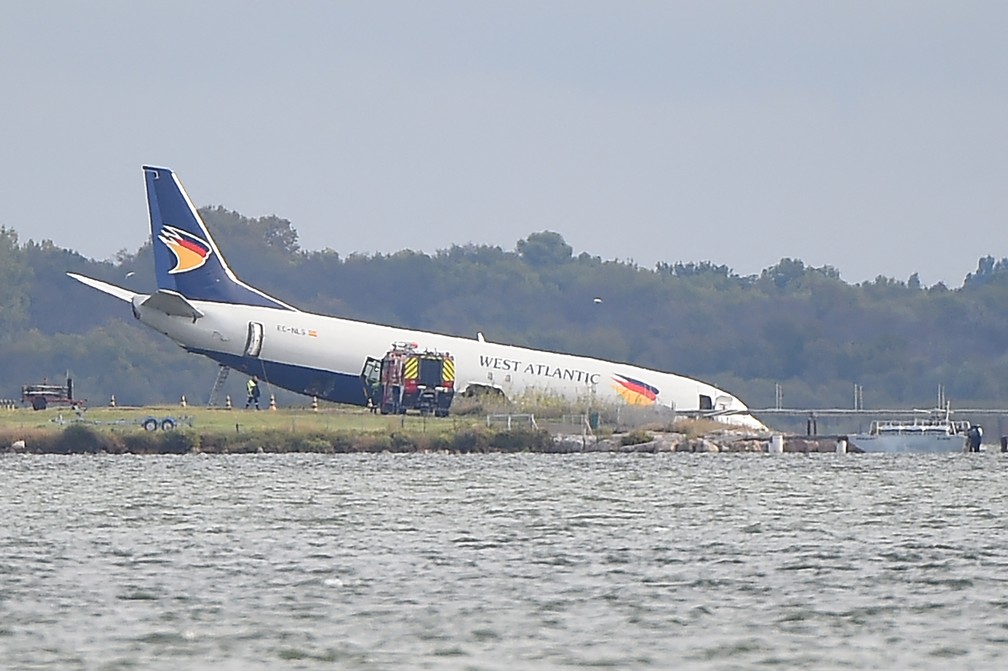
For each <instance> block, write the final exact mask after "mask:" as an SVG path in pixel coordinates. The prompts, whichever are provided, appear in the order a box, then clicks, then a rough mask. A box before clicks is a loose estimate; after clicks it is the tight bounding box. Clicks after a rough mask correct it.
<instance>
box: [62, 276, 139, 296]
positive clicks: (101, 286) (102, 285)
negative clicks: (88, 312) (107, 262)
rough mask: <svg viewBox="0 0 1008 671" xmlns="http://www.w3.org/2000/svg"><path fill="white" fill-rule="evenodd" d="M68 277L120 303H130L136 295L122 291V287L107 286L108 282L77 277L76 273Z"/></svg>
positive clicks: (127, 290) (128, 291)
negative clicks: (114, 298)
mask: <svg viewBox="0 0 1008 671" xmlns="http://www.w3.org/2000/svg"><path fill="white" fill-rule="evenodd" d="M67 276H68V277H71V278H73V279H75V280H77V281H78V282H80V283H81V284H86V285H88V286H89V287H91V288H93V289H97V290H98V291H101V292H102V293H106V294H108V295H109V296H115V297H116V298H118V299H119V300H121V301H126V302H127V303H128V302H131V301H132V300H133V297H134V296H136V295H137V294H136V293H134V292H132V291H130V290H129V289H123V288H122V287H117V286H116V285H114V284H109V283H108V282H102V281H101V280H96V279H94V278H93V277H85V276H84V275H78V274H77V273H67Z"/></svg>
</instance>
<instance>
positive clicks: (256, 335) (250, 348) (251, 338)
mask: <svg viewBox="0 0 1008 671" xmlns="http://www.w3.org/2000/svg"><path fill="white" fill-rule="evenodd" d="M262 346H263V325H262V324H260V323H258V322H249V325H248V338H246V339H245V356H251V357H258V356H259V355H260V354H261V353H262Z"/></svg>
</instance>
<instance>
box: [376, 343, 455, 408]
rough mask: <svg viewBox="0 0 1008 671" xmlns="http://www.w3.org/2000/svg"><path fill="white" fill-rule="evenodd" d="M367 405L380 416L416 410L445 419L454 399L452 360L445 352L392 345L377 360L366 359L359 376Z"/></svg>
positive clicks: (453, 360)
mask: <svg viewBox="0 0 1008 671" xmlns="http://www.w3.org/2000/svg"><path fill="white" fill-rule="evenodd" d="M361 378H362V381H363V382H364V393H365V395H366V397H367V399H368V405H370V406H372V407H377V408H378V410H380V411H381V413H382V414H383V415H388V414H393V415H394V414H405V413H406V411H408V410H417V411H419V412H420V414H422V415H426V414H429V413H433V415H434V416H435V417H447V416H448V409H449V407H450V406H451V402H452V399H453V398H454V396H455V359H454V358H452V355H451V354H449V353H447V352H436V351H433V350H423V351H421V350H419V349H418V348H417V345H416V343H394V344H393V345H392V349H390V350H389V351H388V353H387V354H385V356H384V357H383V358H381V359H373V358H368V360H367V363H366V364H365V365H364V372H363V373H362V374H361Z"/></svg>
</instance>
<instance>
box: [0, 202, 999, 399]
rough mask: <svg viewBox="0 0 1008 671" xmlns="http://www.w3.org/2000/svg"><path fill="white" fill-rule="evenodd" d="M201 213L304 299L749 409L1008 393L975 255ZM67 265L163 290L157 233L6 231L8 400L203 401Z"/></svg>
mask: <svg viewBox="0 0 1008 671" xmlns="http://www.w3.org/2000/svg"><path fill="white" fill-rule="evenodd" d="M201 214H202V215H203V217H204V219H205V221H206V222H207V224H208V226H209V227H210V229H211V230H212V231H213V232H214V237H215V240H216V242H217V244H218V246H219V247H220V249H221V252H222V254H223V255H224V256H225V257H226V258H227V259H228V261H229V263H230V264H231V266H232V268H233V269H234V270H235V272H236V273H237V274H238V275H239V276H240V277H242V278H243V279H245V280H246V281H248V282H249V283H251V284H254V285H255V286H257V287H259V288H261V289H263V290H264V291H266V292H268V293H270V294H273V295H276V296H277V297H279V298H282V299H283V300H284V301H286V302H288V303H290V304H293V305H295V306H297V307H299V308H301V309H303V310H310V311H313V312H322V313H325V314H330V315H335V316H341V317H347V318H351V319H359V320H365V321H373V322H379V323H384V324H392V325H398V326H406V327H410V328H417V329H423V330H432V331H437V332H442V333H450V334H454V335H460V336H467V337H474V336H475V335H476V333H477V332H482V333H484V334H485V336H486V337H487V338H488V339H490V340H493V341H496V342H506V343H510V344H515V345H522V346H529V347H535V348H540V349H549V350H555V351H561V352H572V353H578V354H585V355H590V356H594V357H599V358H603V359H611V360H616V361H623V362H628V363H633V364H638V365H641V366H644V367H648V368H656V369H661V370H668V371H672V372H676V373H681V374H684V375H689V376H692V377H697V378H700V379H703V380H706V381H709V382H711V383H714V384H717V385H719V386H721V387H723V388H725V389H728V390H731V391H732V392H733V393H736V394H737V395H739V396H740V397H741V398H743V399H744V400H745V401H746V402H747V403H748V404H749V405H750V406H751V407H771V406H773V405H774V404H775V401H776V390H777V388H778V387H777V386H778V385H780V389H782V390H783V402H784V405H785V406H789V407H851V405H852V389H853V387H854V385H860V386H861V388H862V389H863V390H864V391H863V395H864V396H863V397H864V404H865V406H866V407H910V406H916V407H920V406H922V405H923V406H926V405H927V404H929V403H933V402H934V400H935V395H936V390H937V388H938V386H939V385H942V386H943V388H944V390H945V395H946V396H947V397H948V398H950V399H952V400H953V402H954V403H955V404H956V405H959V406H965V405H971V406H986V407H1005V406H1006V404H1008V398H1006V396H1008V394H1006V388H1005V387H1006V385H1005V382H1004V381H1005V380H1008V348H1006V341H1008V338H1006V336H1008V310H1006V309H1005V308H1006V307H1008V259H1000V260H997V259H995V258H994V257H991V256H988V257H984V258H981V259H979V261H978V264H977V269H976V271H975V272H973V273H970V274H969V275H968V276H967V277H966V278H965V279H964V281H963V284H962V286H960V287H956V288H949V287H947V286H945V285H944V284H942V283H939V284H936V285H934V286H930V287H925V286H922V284H921V282H920V280H919V278H918V276H917V275H916V274H915V275H912V276H911V277H910V278H908V279H907V280H905V281H902V280H896V279H892V278H887V277H882V276H880V277H878V278H876V279H875V280H873V281H870V282H862V283H858V284H848V283H846V282H844V281H843V280H842V279H841V278H840V274H839V272H838V271H837V270H836V269H834V268H833V267H830V266H822V267H812V266H808V265H806V264H805V263H803V262H802V261H801V260H798V259H789V258H785V259H782V260H781V261H780V262H778V263H777V264H775V265H773V266H771V267H769V268H766V269H764V270H763V271H762V272H761V273H759V274H756V275H744V276H743V275H739V274H737V273H735V272H734V271H733V270H732V269H731V268H729V267H727V266H724V265H717V264H716V263H714V262H711V261H700V262H676V263H659V264H657V265H656V266H655V267H653V268H644V267H640V266H638V265H636V264H634V263H633V262H628V261H616V260H606V259H603V258H602V257H600V256H593V255H590V254H588V253H581V254H577V255H575V254H574V253H573V250H572V248H571V247H570V245H568V244H567V243H566V242H565V241H564V239H563V237H562V236H561V235H559V234H558V233H555V232H550V231H543V232H537V233H532V234H530V235H528V237H526V238H524V239H522V240H519V241H517V243H516V245H515V247H514V249H511V250H505V249H502V248H501V247H498V246H489V245H474V244H467V245H453V246H451V247H449V248H447V249H442V250H439V251H437V252H436V253H433V254H427V253H421V252H416V251H410V250H402V251H398V252H394V253H389V254H381V253H377V254H350V255H346V256H343V255H341V254H340V253H339V252H337V251H334V250H331V249H323V250H304V249H302V248H301V247H300V245H299V243H298V235H297V231H296V230H295V229H294V227H293V226H292V225H291V223H290V222H289V221H288V220H286V219H282V218H280V217H276V216H268V217H260V218H248V217H245V216H242V215H241V214H239V213H237V212H233V211H230V210H227V209H225V208H223V207H212V208H203V209H201ZM67 271H73V272H79V273H83V274H86V275H90V276H93V277H97V278H99V279H102V280H105V281H108V282H111V283H113V284H118V285H120V286H126V287H128V288H130V289H134V290H136V291H141V292H149V291H150V290H151V289H152V287H153V286H154V272H153V260H152V253H151V247H150V243H149V242H148V243H147V244H145V245H144V246H142V247H141V248H140V249H138V250H136V251H134V252H128V251H126V250H122V251H120V252H119V253H118V254H117V255H116V256H115V258H114V259H113V260H110V261H94V260H91V259H87V258H85V257H83V256H81V255H80V254H78V253H76V252H74V251H73V250H69V249H63V248H60V247H58V246H56V245H55V244H54V243H52V242H51V241H42V242H36V241H32V240H29V241H27V242H21V241H20V240H19V237H18V234H17V232H16V231H15V230H14V229H12V228H6V227H0V286H2V287H3V291H2V292H0V398H5V397H6V398H16V397H17V396H18V395H19V391H20V385H21V384H24V383H28V382H38V381H41V379H42V378H43V377H46V378H48V379H50V380H54V379H59V378H61V377H62V376H63V375H64V374H65V372H66V371H69V372H70V373H71V374H72V375H73V377H74V379H75V387H76V388H77V390H78V392H79V395H81V396H85V397H87V398H88V400H89V402H90V403H91V404H94V403H96V402H97V403H105V402H106V401H107V400H108V398H109V397H110V396H111V395H113V394H115V395H116V397H117V400H118V401H119V402H120V403H128V404H150V403H174V402H176V401H178V400H179V397H180V396H182V395H186V396H187V398H188V399H189V400H190V402H198V403H205V402H206V397H207V394H208V392H209V390H210V387H211V385H212V383H213V380H214V377H215V375H216V365H215V364H214V363H213V362H211V361H209V360H207V359H204V358H202V357H198V356H195V355H190V354H186V353H185V352H184V351H183V350H181V349H180V348H179V347H177V346H176V345H174V344H173V343H171V342H170V341H168V340H167V339H166V338H164V337H163V336H160V335H159V334H157V333H154V332H153V331H150V330H149V329H147V328H146V327H143V326H142V325H140V324H138V323H137V322H135V321H134V320H133V318H132V315H131V312H130V310H129V307H128V306H127V305H125V304H124V303H122V302H120V301H117V300H115V299H113V298H111V297H108V296H105V295H103V294H100V293H99V292H96V291H94V290H91V289H89V288H87V287H84V286H82V285H79V284H78V283H76V282H74V281H73V280H71V279H70V278H68V277H66V275H65V273H66V272H67ZM387 345H388V343H380V344H378V345H376V349H378V350H381V349H382V348H384V347H386V346H387ZM241 383H242V381H241V380H234V379H232V380H231V381H229V387H228V388H227V391H228V393H231V394H232V395H235V396H237V395H239V394H241V393H242V392H241ZM271 391H272V390H271ZM277 393H278V394H279V396H278V398H279V399H280V400H281V401H282V402H288V403H305V402H306V401H305V400H303V399H302V400H298V397H295V396H294V395H289V396H285V395H284V394H283V393H281V392H277Z"/></svg>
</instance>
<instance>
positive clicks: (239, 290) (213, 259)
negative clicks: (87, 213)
mask: <svg viewBox="0 0 1008 671" xmlns="http://www.w3.org/2000/svg"><path fill="white" fill-rule="evenodd" d="M143 171H144V181H145V182H146V183H147V207H148V210H149V211H150V226H151V245H152V246H153V248H154V270H155V275H156V277H157V286H158V289H159V290H162V291H166V292H171V293H175V294H179V295H180V296H182V297H185V298H187V299H189V300H198V301H213V302H216V303H237V304H240V305H260V306H263V307H271V308H281V309H285V310H295V308H293V307H291V306H290V305H287V304H286V303H284V302H282V301H280V300H278V299H276V298H273V297H272V296H269V295H267V294H265V293H263V292H261V291H259V290H258V289H256V288H254V287H251V286H249V285H247V284H245V283H244V282H242V281H241V280H239V279H238V278H237V277H236V276H235V274H234V273H233V272H232V271H231V268H229V267H228V265H227V262H226V261H225V260H224V257H223V256H221V253H220V250H219V249H218V248H217V245H216V243H214V241H213V238H212V237H210V232H209V231H208V230H207V228H206V225H205V224H204V223H203V220H202V219H201V218H200V215H199V212H197V211H196V208H195V207H194V206H193V204H192V201H191V200H189V195H188V194H187V193H186V191H185V189H184V188H183V187H182V182H180V181H179V179H178V177H176V176H175V173H174V172H172V171H171V170H169V169H168V168H155V167H152V166H146V165H145V166H144V167H143Z"/></svg>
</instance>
